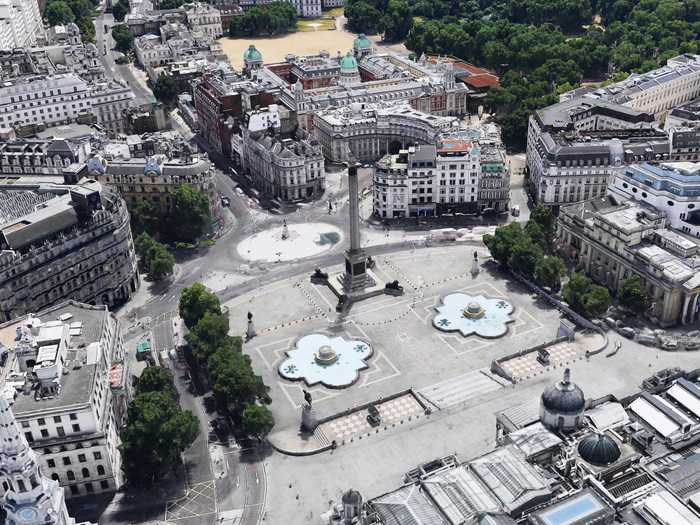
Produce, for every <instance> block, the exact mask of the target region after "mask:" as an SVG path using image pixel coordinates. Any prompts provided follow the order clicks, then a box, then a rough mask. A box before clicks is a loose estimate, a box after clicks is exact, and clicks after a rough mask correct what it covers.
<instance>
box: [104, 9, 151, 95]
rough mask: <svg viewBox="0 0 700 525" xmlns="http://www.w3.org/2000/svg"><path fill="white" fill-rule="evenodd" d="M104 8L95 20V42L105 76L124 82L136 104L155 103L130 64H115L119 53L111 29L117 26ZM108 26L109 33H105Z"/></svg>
mask: <svg viewBox="0 0 700 525" xmlns="http://www.w3.org/2000/svg"><path fill="white" fill-rule="evenodd" d="M104 9H105V7H104V5H103V6H102V13H101V14H100V16H98V17H97V18H95V20H94V22H93V23H94V24H95V42H97V49H98V51H99V55H100V61H101V62H102V65H103V66H104V68H105V75H106V76H107V78H111V79H122V80H124V81H125V82H126V83H127V84H128V85H129V87H130V88H131V90H132V91H133V92H134V95H135V97H136V98H135V99H134V104H136V105H138V106H141V105H143V104H147V103H150V102H155V100H156V99H155V97H154V96H153V93H152V92H151V90H150V89H148V88H147V87H145V86H144V85H143V84H142V83H141V82H140V81H139V80H138V79H137V78H136V76H135V75H134V72H133V71H132V69H131V68H132V67H133V66H131V65H130V64H122V65H119V64H117V63H116V62H115V57H116V56H117V53H118V51H116V50H115V49H114V40H113V39H112V33H111V28H112V26H114V25H115V21H114V17H113V16H112V14H111V13H105V11H104ZM105 26H107V29H108V30H107V32H105Z"/></svg>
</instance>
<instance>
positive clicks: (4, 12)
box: [0, 0, 44, 50]
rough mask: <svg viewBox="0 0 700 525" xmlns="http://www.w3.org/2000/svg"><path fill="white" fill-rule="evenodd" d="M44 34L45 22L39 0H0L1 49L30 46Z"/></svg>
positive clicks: (34, 44) (35, 43)
mask: <svg viewBox="0 0 700 525" xmlns="http://www.w3.org/2000/svg"><path fill="white" fill-rule="evenodd" d="M43 36H44V24H43V23H42V21H41V12H40V10H39V2H38V1H37V0H2V2H0V50H8V49H16V48H28V47H33V46H36V45H37V39H38V38H39V37H43Z"/></svg>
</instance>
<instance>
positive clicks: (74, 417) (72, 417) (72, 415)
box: [69, 414, 78, 421]
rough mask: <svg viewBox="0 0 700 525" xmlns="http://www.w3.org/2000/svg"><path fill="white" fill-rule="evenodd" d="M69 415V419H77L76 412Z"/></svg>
mask: <svg viewBox="0 0 700 525" xmlns="http://www.w3.org/2000/svg"><path fill="white" fill-rule="evenodd" d="M69 417H70V420H71V421H75V420H76V419H78V414H71V415H70V416H69Z"/></svg>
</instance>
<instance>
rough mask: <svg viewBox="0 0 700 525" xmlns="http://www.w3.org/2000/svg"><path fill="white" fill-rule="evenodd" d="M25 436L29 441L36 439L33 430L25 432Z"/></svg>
mask: <svg viewBox="0 0 700 525" xmlns="http://www.w3.org/2000/svg"><path fill="white" fill-rule="evenodd" d="M24 437H25V438H26V440H27V442H28V443H32V442H33V441H34V436H32V433H31V432H25V433H24Z"/></svg>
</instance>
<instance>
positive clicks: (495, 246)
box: [484, 222, 525, 266]
mask: <svg viewBox="0 0 700 525" xmlns="http://www.w3.org/2000/svg"><path fill="white" fill-rule="evenodd" d="M524 237H525V233H524V232H523V229H522V226H521V225H520V223H519V222H511V223H510V224H508V225H507V226H500V227H498V228H496V231H495V232H494V235H490V234H486V235H484V244H485V245H486V247H487V248H488V249H489V251H490V252H491V257H493V258H494V259H495V260H496V261H498V262H499V263H500V264H502V265H504V266H506V265H507V264H508V261H509V259H510V257H511V255H512V253H513V247H514V246H515V245H516V244H517V243H518V242H519V241H520V240H521V239H523V238H524Z"/></svg>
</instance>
